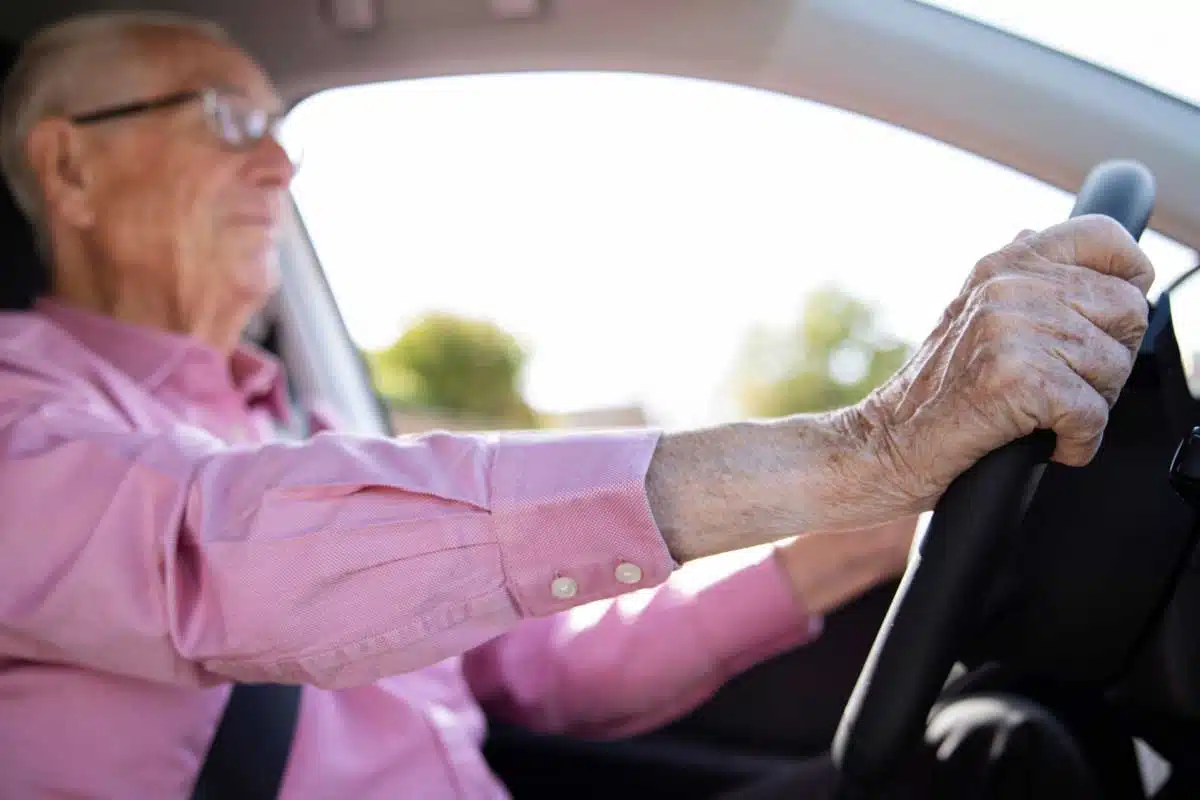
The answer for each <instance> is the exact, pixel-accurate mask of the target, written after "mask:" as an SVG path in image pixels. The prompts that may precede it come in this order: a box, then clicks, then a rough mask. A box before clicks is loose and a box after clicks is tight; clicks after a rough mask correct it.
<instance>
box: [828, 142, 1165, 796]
mask: <svg viewBox="0 0 1200 800" xmlns="http://www.w3.org/2000/svg"><path fill="white" fill-rule="evenodd" d="M1154 196H1155V182H1154V176H1153V175H1152V174H1151V172H1150V171H1149V170H1148V169H1147V168H1146V167H1145V166H1143V165H1142V164H1140V163H1137V162H1134V161H1110V162H1105V163H1103V164H1100V165H1099V166H1097V167H1096V168H1095V169H1093V170H1092V172H1091V173H1090V174H1089V175H1088V177H1087V179H1086V180H1085V181H1084V184H1083V186H1082V187H1081V188H1080V191H1079V194H1078V196H1077V198H1076V202H1075V207H1074V209H1073V210H1072V212H1071V216H1072V217H1077V216H1083V215H1085V214H1104V215H1106V216H1109V217H1112V218H1113V219H1115V220H1116V221H1117V222H1118V223H1120V224H1121V225H1122V226H1124V227H1125V229H1126V230H1128V231H1129V232H1130V234H1132V235H1133V236H1134V238H1135V239H1136V238H1140V237H1141V234H1142V232H1143V231H1144V230H1145V227H1146V223H1147V222H1148V221H1149V218H1150V214H1151V212H1152V210H1153V207H1154ZM1054 444H1055V437H1054V434H1053V433H1052V432H1050V431H1036V432H1034V433H1033V434H1030V435H1029V436H1026V437H1024V438H1022V439H1020V440H1017V441H1015V442H1012V443H1010V444H1008V445H1005V446H1004V447H1002V448H1000V449H998V450H995V451H993V452H991V453H989V454H988V455H987V456H985V457H984V458H982V459H981V460H980V461H979V462H977V463H976V464H975V465H973V466H972V467H971V468H970V469H968V470H967V471H966V472H964V473H963V474H962V475H960V476H958V478H956V479H955V480H954V481H953V482H952V483H951V484H950V486H949V488H948V489H947V490H946V492H945V494H943V495H942V497H941V499H940V500H939V501H938V503H937V506H936V508H935V509H934V514H933V518H932V520H930V523H929V525H928V526H927V527H926V529H925V531H924V532H923V533H922V534H921V537H920V539H919V541H918V542H917V543H916V546H915V547H914V548H913V554H912V557H911V558H910V559H909V563H908V566H907V568H906V570H905V573H904V577H903V579H902V580H901V582H900V585H899V588H897V590H896V594H895V596H894V597H893V598H892V604H891V607H890V608H889V610H888V613H887V616H886V617H885V618H884V621H883V624H882V625H881V626H880V629H879V632H878V634H877V635H876V638H875V642H874V644H873V646H872V647H871V651H870V653H869V654H868V656H867V659H866V662H865V663H864V665H863V668H862V671H861V672H860V674H859V677H858V682H857V683H856V685H855V687H854V691H853V692H852V693H851V696H850V700H849V702H848V703H847V704H846V709H845V711H844V712H843V715H842V719H841V723H840V725H839V726H838V730H837V733H836V735H835V737H834V741H833V748H832V755H833V759H834V763H835V764H837V766H838V768H839V770H840V771H841V775H842V787H843V789H842V793H843V796H844V797H861V796H866V797H869V796H871V795H872V794H873V793H875V792H877V791H879V790H884V791H886V783H887V781H888V779H889V777H890V776H891V775H893V774H894V773H895V771H896V769H897V767H898V766H899V764H900V762H901V761H902V759H903V758H904V757H905V756H906V755H907V754H908V752H909V751H910V748H912V747H915V746H916V745H918V744H919V743H920V741H921V738H922V736H923V733H924V727H925V721H926V717H927V715H928V713H929V710H930V708H931V707H932V706H933V703H934V702H935V701H936V699H937V696H938V694H939V693H940V692H941V688H942V686H943V684H944V682H945V679H946V677H947V675H948V674H949V672H950V670H951V669H952V668H953V665H954V662H955V655H956V653H957V652H958V651H959V650H960V649H961V648H962V646H963V644H964V642H965V635H966V633H967V631H969V629H970V627H971V625H972V623H973V622H975V621H976V620H977V619H978V615H979V614H980V613H981V611H982V609H983V605H984V602H985V600H986V597H987V592H988V589H989V588H990V586H991V584H992V581H989V580H988V578H989V577H990V575H989V573H991V572H993V571H994V570H993V569H992V566H993V565H994V564H995V563H996V562H997V560H998V557H999V555H1000V554H1001V553H1002V551H1003V548H1004V545H1005V544H1006V540H1007V538H1008V537H1009V535H1010V532H1011V531H1012V530H1014V529H1015V528H1016V526H1017V525H1018V523H1019V522H1020V520H1021V517H1022V516H1024V513H1025V510H1026V509H1027V508H1028V505H1029V501H1030V500H1031V499H1032V497H1033V494H1034V492H1035V491H1036V489H1037V484H1038V481H1039V480H1040V478H1041V475H1042V472H1043V470H1044V469H1045V465H1046V463H1047V461H1048V460H1049V458H1050V456H1051V454H1052V453H1053V451H1054Z"/></svg>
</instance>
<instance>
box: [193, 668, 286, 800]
mask: <svg viewBox="0 0 1200 800" xmlns="http://www.w3.org/2000/svg"><path fill="white" fill-rule="evenodd" d="M300 692H301V687H299V686H292V685H284V684H276V683H239V684H235V685H234V687H233V691H232V692H231V693H230V695H229V703H228V704H226V706H225V713H224V714H223V715H222V716H221V721H220V723H219V724H218V725H217V732H216V735H214V736H213V741H212V744H211V745H210V746H209V748H208V755H207V757H206V758H205V759H204V766H203V767H202V768H201V769H200V776H199V777H198V778H197V779H196V786H195V789H194V790H193V791H192V800H275V798H277V797H278V796H279V787H280V786H281V785H282V784H283V773H284V771H285V770H286V769H287V762H288V754H289V753H291V750H292V739H293V738H294V735H295V732H296V720H297V719H298V718H299V716H300Z"/></svg>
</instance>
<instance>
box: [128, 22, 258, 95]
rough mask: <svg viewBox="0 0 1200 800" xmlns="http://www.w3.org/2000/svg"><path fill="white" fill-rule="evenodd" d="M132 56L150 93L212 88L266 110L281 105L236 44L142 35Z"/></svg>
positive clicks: (189, 35)
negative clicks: (237, 96) (237, 95)
mask: <svg viewBox="0 0 1200 800" xmlns="http://www.w3.org/2000/svg"><path fill="white" fill-rule="evenodd" d="M136 57H137V61H138V66H139V71H144V78H145V80H146V81H147V83H148V86H149V87H150V91H151V93H153V94H170V93H172V92H178V91H185V90H191V89H204V88H216V89H225V90H227V91H232V92H236V93H238V94H241V95H244V96H245V97H247V98H249V99H251V100H253V101H254V102H255V103H257V104H258V105H261V106H262V107H264V108H268V109H270V110H278V109H279V108H280V107H281V103H280V100H279V96H278V93H277V92H276V90H275V87H274V85H273V84H272V83H271V79H270V78H269V77H268V76H267V74H266V72H265V71H264V70H263V68H262V67H260V66H259V65H258V64H257V63H256V62H255V61H254V59H252V58H251V57H250V56H249V55H248V54H246V53H245V52H244V51H243V50H241V49H240V48H238V47H237V46H236V45H233V44H230V43H226V42H218V41H213V40H212V39H208V38H205V37H204V36H201V35H199V34H192V33H181V32H176V31H172V32H170V33H157V34H145V35H143V36H141V37H139V40H138V41H137V44H136Z"/></svg>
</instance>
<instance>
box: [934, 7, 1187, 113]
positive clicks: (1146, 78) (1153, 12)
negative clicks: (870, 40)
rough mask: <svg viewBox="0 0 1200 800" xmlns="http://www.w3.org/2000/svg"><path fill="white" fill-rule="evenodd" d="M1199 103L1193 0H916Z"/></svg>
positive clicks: (1182, 98)
mask: <svg viewBox="0 0 1200 800" xmlns="http://www.w3.org/2000/svg"><path fill="white" fill-rule="evenodd" d="M923 1H924V2H926V3H927V4H929V5H934V6H937V7H939V8H944V9H946V10H948V11H953V12H955V13H957V14H961V15H962V16H965V17H970V18H972V19H975V20H977V21H979V22H983V23H986V24H988V25H991V26H993V27H995V28H999V29H1001V30H1005V31H1008V32H1009V33H1012V34H1015V35H1017V36H1021V37H1023V38H1025V39H1029V40H1030V41H1034V42H1037V43H1039V44H1042V45H1045V46H1047V47H1050V48H1053V49H1055V50H1059V51H1061V52H1063V53H1066V54H1068V55H1071V56H1074V57H1076V58H1079V59H1082V60H1084V61H1090V62H1092V63H1093V64H1096V65H1098V66H1101V67H1104V68H1106V69H1109V70H1112V71H1113V72H1117V73H1120V74H1122V75H1125V76H1126V77H1129V78H1132V79H1133V80H1135V81H1138V82H1140V83H1144V84H1146V85H1147V86H1152V87H1154V88H1155V89H1158V90H1160V91H1163V92H1166V93H1167V94H1172V95H1175V96H1176V97H1178V98H1180V99H1181V100H1185V101H1187V102H1189V103H1194V104H1200V46H1197V45H1198V39H1197V37H1198V36H1200V3H1195V2H1190V1H1189V0H1136V2H1135V1H1134V0H923Z"/></svg>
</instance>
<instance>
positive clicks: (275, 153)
mask: <svg viewBox="0 0 1200 800" xmlns="http://www.w3.org/2000/svg"><path fill="white" fill-rule="evenodd" d="M250 173H251V178H252V179H253V181H254V184H255V185H256V186H261V187H263V188H270V189H286V188H287V186H288V184H290V183H291V182H292V178H293V177H295V175H296V165H295V164H294V163H293V162H292V158H291V156H290V155H289V154H288V151H287V150H286V149H285V148H284V147H283V145H281V144H280V143H279V140H278V139H276V138H275V137H274V136H273V135H271V134H268V135H266V136H264V137H263V138H262V139H260V140H259V141H258V144H256V145H255V146H254V150H253V155H252V158H251V161H250Z"/></svg>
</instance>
